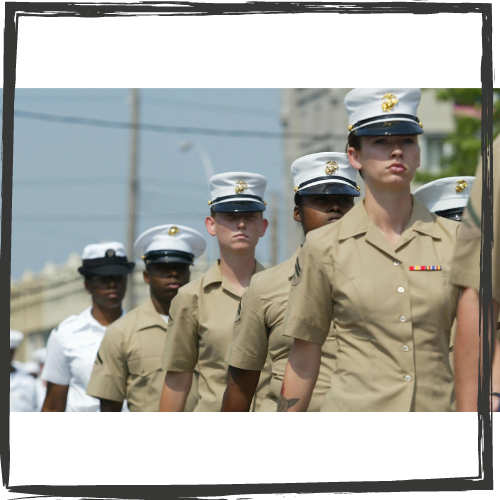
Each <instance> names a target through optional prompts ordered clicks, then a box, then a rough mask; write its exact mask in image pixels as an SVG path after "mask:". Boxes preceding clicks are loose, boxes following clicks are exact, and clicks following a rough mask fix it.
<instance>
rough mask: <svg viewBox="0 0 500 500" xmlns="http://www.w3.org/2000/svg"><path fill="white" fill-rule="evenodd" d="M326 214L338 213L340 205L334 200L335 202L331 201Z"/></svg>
mask: <svg viewBox="0 0 500 500" xmlns="http://www.w3.org/2000/svg"><path fill="white" fill-rule="evenodd" d="M328 212H333V213H335V212H340V203H339V202H338V201H337V200H335V201H332V203H331V204H330V208H329V209H328Z"/></svg>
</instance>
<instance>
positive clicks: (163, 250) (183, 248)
mask: <svg viewBox="0 0 500 500" xmlns="http://www.w3.org/2000/svg"><path fill="white" fill-rule="evenodd" d="M205 248H206V242H205V239H204V238H203V236H202V235H201V234H200V233H199V232H198V231H196V230H194V229H191V228H190V227H186V226H181V225H180V224H165V225H162V226H156V227H153V228H151V229H148V230H147V231H145V232H144V233H142V234H141V235H140V236H139V237H138V238H137V240H136V242H135V244H134V253H135V256H136V257H137V258H138V259H143V260H144V261H145V262H146V263H151V262H166V263H169V262H174V263H175V262H179V263H186V264H192V263H193V260H194V259H196V258H198V257H200V256H201V255H202V254H203V252H204V251H205ZM152 252H154V253H152Z"/></svg>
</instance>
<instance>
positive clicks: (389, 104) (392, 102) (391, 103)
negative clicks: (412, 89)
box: [382, 94, 399, 111]
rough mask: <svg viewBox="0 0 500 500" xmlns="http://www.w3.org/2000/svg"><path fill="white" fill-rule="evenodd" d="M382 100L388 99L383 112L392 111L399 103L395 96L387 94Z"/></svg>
mask: <svg viewBox="0 0 500 500" xmlns="http://www.w3.org/2000/svg"><path fill="white" fill-rule="evenodd" d="M382 99H387V100H386V101H384V102H383V103H382V111H392V108H393V107H394V106H396V104H397V103H398V102H399V100H398V98H397V97H396V96H395V95H394V94H385V96H384V97H383V98H382Z"/></svg>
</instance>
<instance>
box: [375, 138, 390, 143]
mask: <svg viewBox="0 0 500 500" xmlns="http://www.w3.org/2000/svg"><path fill="white" fill-rule="evenodd" d="M386 142H387V139H376V140H375V144H385V143H386Z"/></svg>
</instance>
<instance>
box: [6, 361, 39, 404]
mask: <svg viewBox="0 0 500 500" xmlns="http://www.w3.org/2000/svg"><path fill="white" fill-rule="evenodd" d="M10 411H11V412H13V411H37V400H36V382H35V379H34V378H33V377H32V376H31V375H30V374H28V373H25V372H23V371H22V370H18V369H16V371H15V372H11V374H10Z"/></svg>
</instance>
